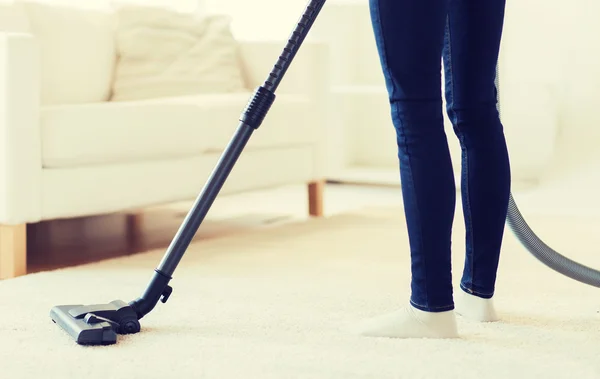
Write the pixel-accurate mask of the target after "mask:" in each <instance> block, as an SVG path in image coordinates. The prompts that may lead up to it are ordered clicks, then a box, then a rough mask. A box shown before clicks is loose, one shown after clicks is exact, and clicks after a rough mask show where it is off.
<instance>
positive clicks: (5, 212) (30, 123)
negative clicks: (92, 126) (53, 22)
mask: <svg viewBox="0 0 600 379" xmlns="http://www.w3.org/2000/svg"><path fill="white" fill-rule="evenodd" d="M39 98H40V63H39V49H38V46H37V43H36V41H35V38H34V37H33V36H31V35H28V34H22V33H4V32H0V223H1V224H9V225H10V224H12V225H16V224H23V223H28V222H36V221H39V220H40V218H41V185H42V183H41V174H42V158H41V133H40V127H39V124H40V123H39V111H40V99H39Z"/></svg>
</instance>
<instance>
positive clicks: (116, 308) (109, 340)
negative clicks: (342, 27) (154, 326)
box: [50, 300, 140, 345]
mask: <svg viewBox="0 0 600 379" xmlns="http://www.w3.org/2000/svg"><path fill="white" fill-rule="evenodd" d="M50 318H51V319H52V321H54V323H56V324H57V325H58V326H60V327H61V328H62V329H63V330H64V331H65V332H67V333H68V334H69V335H70V336H71V337H72V338H73V339H74V340H75V342H77V343H78V344H80V345H112V344H115V343H116V342H117V334H132V333H137V332H139V331H140V323H139V321H138V317H137V314H136V312H135V311H134V310H133V308H132V307H131V306H130V305H129V304H127V303H125V302H123V301H121V300H115V301H113V302H111V303H108V304H100V305H85V306H84V305H80V304H78V305H57V306H55V307H53V308H52V309H51V311H50Z"/></svg>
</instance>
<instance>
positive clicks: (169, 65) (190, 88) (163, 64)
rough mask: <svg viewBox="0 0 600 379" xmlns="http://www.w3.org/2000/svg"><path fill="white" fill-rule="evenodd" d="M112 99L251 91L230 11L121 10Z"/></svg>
mask: <svg viewBox="0 0 600 379" xmlns="http://www.w3.org/2000/svg"><path fill="white" fill-rule="evenodd" d="M117 17H118V27H117V32H116V40H117V51H118V62H117V67H116V73H115V80H114V85H113V94H112V99H111V100H112V101H126V100H141V99H150V98H161V97H173V96H187V95H195V94H205V93H232V92H240V91H248V89H247V88H246V86H245V83H244V79H243V74H242V70H241V66H240V59H239V46H238V43H237V41H236V40H235V39H234V37H233V35H232V33H231V19H230V18H229V17H228V16H222V15H209V16H205V17H202V18H200V17H196V16H194V15H193V14H186V13H178V12H176V11H173V10H168V9H161V8H148V7H138V6H125V7H122V8H120V9H118V10H117Z"/></svg>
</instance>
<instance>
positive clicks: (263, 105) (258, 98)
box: [240, 86, 275, 129]
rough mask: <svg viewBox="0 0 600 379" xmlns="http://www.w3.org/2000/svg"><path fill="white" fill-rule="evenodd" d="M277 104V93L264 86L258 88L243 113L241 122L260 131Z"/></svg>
mask: <svg viewBox="0 0 600 379" xmlns="http://www.w3.org/2000/svg"><path fill="white" fill-rule="evenodd" d="M274 102H275V93H274V92H273V91H271V90H269V89H267V88H265V87H264V86H260V87H258V88H257V89H256V90H255V91H254V95H253V96H252V98H251V99H250V101H249V102H248V104H247V105H246V108H245V109H244V111H243V112H242V115H241V117H240V121H241V122H243V123H244V124H246V125H248V126H250V127H251V128H253V129H258V127H259V126H260V125H261V124H262V122H263V120H264V119H265V117H266V116H267V113H269V109H271V106H272V105H273V103H274Z"/></svg>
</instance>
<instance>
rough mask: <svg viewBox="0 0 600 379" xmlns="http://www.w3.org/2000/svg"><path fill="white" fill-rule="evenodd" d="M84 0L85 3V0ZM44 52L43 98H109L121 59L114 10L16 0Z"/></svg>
mask: <svg viewBox="0 0 600 379" xmlns="http://www.w3.org/2000/svg"><path fill="white" fill-rule="evenodd" d="M82 3H86V2H84V1H82ZM14 7H15V8H17V9H19V10H20V11H21V12H23V13H24V15H25V17H26V18H27V20H28V23H29V30H30V32H31V33H32V34H33V35H34V36H35V37H36V39H37V40H38V42H39V47H40V57H41V75H42V76H41V77H42V80H41V104H42V105H60V104H76V103H89V102H101V101H106V100H107V99H108V98H109V97H110V88H111V83H112V78H113V72H114V66H115V62H116V48H115V41H114V16H113V13H112V12H111V11H110V8H109V7H108V4H107V6H106V8H104V9H103V8H101V7H94V8H92V7H89V3H88V7H87V8H81V7H76V6H73V5H66V4H65V5H61V4H60V2H59V3H58V4H57V3H56V2H54V1H53V2H52V4H49V3H44V2H41V1H40V2H35V1H29V0H25V1H24V0H17V1H16V2H15V4H14Z"/></svg>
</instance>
